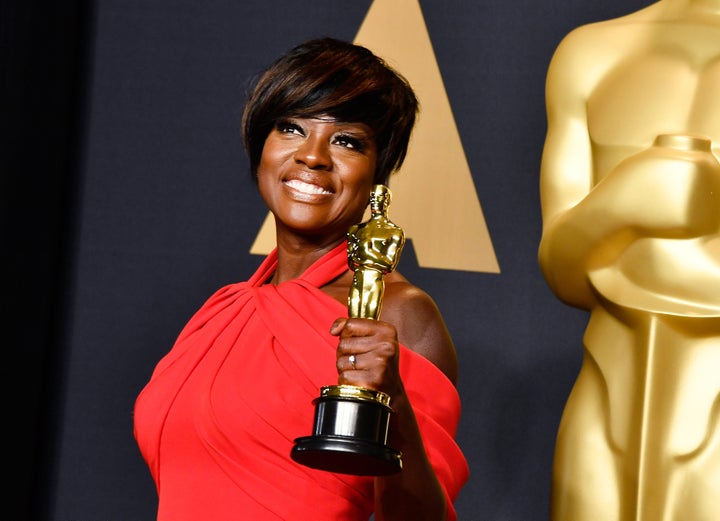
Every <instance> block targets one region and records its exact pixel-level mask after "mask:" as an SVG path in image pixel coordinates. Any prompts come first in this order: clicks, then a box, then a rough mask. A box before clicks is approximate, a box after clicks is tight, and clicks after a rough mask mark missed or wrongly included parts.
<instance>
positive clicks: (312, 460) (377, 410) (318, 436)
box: [290, 388, 402, 476]
mask: <svg viewBox="0 0 720 521" xmlns="http://www.w3.org/2000/svg"><path fill="white" fill-rule="evenodd" d="M334 389H335V388H332V390H334ZM391 412H392V409H390V407H389V406H388V405H387V404H385V403H382V402H379V401H373V400H365V399H356V398H349V397H342V396H332V395H329V396H328V395H323V396H321V397H320V398H317V399H316V400H315V422H314V423H315V426H314V430H313V435H312V436H305V437H302V438H297V439H296V440H295V445H294V446H293V449H292V452H291V454H290V456H291V458H292V459H293V460H294V461H296V462H298V463H300V464H301V465H305V466H307V467H311V468H315V469H319V470H326V471H329V472H336V473H339V474H352V475H355V476H385V475H389V474H395V473H397V472H399V471H400V470H402V459H401V454H400V452H399V451H397V450H395V449H393V448H391V447H388V446H387V445H386V444H385V442H386V440H387V430H388V424H389V420H390V413H391Z"/></svg>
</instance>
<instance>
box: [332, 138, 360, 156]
mask: <svg viewBox="0 0 720 521" xmlns="http://www.w3.org/2000/svg"><path fill="white" fill-rule="evenodd" d="M333 143H335V144H336V145H340V146H343V147H346V148H350V149H353V150H357V151H359V152H362V150H363V148H364V147H363V143H362V141H361V140H359V139H357V138H354V137H352V136H346V135H342V134H341V135H339V136H335V138H334V139H333Z"/></svg>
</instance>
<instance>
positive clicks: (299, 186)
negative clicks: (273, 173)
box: [286, 179, 330, 194]
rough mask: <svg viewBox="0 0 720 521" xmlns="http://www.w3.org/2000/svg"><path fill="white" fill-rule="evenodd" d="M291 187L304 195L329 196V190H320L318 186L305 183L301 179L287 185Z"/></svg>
mask: <svg viewBox="0 0 720 521" xmlns="http://www.w3.org/2000/svg"><path fill="white" fill-rule="evenodd" d="M286 184H287V185H288V186H289V187H291V188H294V189H295V190H297V191H298V192H302V193H304V194H329V193H330V192H328V191H327V190H325V189H323V188H320V187H319V186H317V185H313V184H310V183H305V182H303V181H300V180H299V179H292V180H290V181H288V182H287V183H286Z"/></svg>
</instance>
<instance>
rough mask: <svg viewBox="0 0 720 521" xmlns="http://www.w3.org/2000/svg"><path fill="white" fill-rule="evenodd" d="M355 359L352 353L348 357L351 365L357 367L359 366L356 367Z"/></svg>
mask: <svg viewBox="0 0 720 521" xmlns="http://www.w3.org/2000/svg"><path fill="white" fill-rule="evenodd" d="M355 360H356V358H355V355H350V356H349V357H348V361H349V362H350V365H351V366H352V368H353V369H357V367H355Z"/></svg>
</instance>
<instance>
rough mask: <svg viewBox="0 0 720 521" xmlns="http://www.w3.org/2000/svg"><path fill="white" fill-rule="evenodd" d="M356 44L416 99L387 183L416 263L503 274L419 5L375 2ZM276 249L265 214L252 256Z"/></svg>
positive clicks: (400, 0)
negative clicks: (407, 137)
mask: <svg viewBox="0 0 720 521" xmlns="http://www.w3.org/2000/svg"><path fill="white" fill-rule="evenodd" d="M355 43H358V44H360V45H364V46H365V47H367V48H369V49H371V50H372V51H373V52H375V53H376V54H377V55H378V56H381V57H383V58H384V59H385V60H386V61H387V62H388V64H389V65H391V66H392V67H394V68H395V69H396V70H398V71H399V72H400V73H401V74H403V75H404V76H405V77H406V78H407V79H408V81H409V82H410V84H411V85H412V86H413V89H414V90H415V92H416V94H417V96H418V99H419V100H420V117H419V119H418V122H417V125H416V126H415V130H414V131H413V137H412V142H411V143H410V148H409V150H408V155H407V157H406V159H405V163H404V164H403V167H402V169H401V170H400V172H397V173H396V174H393V176H392V177H391V178H390V187H391V189H392V192H393V202H392V205H391V207H390V213H391V215H390V218H391V219H392V220H393V222H395V223H397V224H398V225H399V226H401V227H402V228H403V229H404V230H405V235H406V237H407V238H408V239H410V240H412V243H413V248H414V250H415V254H416V256H417V261H418V265H420V266H421V267H424V268H438V269H447V270H463V271H477V272H489V273H500V268H499V266H498V262H497V259H496V257H495V251H494V248H493V246H492V241H491V239H490V235H489V233H488V229H487V225H486V223H485V218H484V216H483V213H482V209H481V207H480V201H479V199H478V196H477V192H476V191H475V185H474V183H473V179H472V174H471V173H470V168H469V166H468V164H467V159H466V157H465V151H464V150H463V147H462V143H461V141H460V135H459V133H458V131H457V127H456V125H455V119H454V117H453V114H452V108H451V107H450V102H449V100H448V97H447V93H446V91H445V86H444V84H443V80H442V76H441V74H440V68H439V67H438V64H437V60H436V59H435V53H434V51H433V48H432V43H431V41H430V35H429V34H428V31H427V27H426V25H425V20H424V18H423V14H422V9H421V8H420V4H419V2H418V0H375V1H374V2H373V3H372V5H371V6H370V9H369V10H368V13H367V15H366V16H365V20H364V21H363V23H362V25H361V26H360V30H359V31H358V33H357V36H356V38H355ZM274 246H275V227H274V223H273V219H272V216H271V215H270V214H268V216H267V217H266V219H265V222H264V223H263V226H262V228H261V229H260V232H259V234H258V236H257V237H256V239H255V242H254V243H253V245H252V247H251V249H250V253H253V254H267V253H269V252H270V250H271V249H272V248H274Z"/></svg>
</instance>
